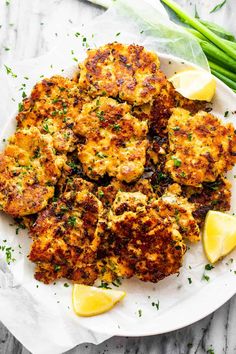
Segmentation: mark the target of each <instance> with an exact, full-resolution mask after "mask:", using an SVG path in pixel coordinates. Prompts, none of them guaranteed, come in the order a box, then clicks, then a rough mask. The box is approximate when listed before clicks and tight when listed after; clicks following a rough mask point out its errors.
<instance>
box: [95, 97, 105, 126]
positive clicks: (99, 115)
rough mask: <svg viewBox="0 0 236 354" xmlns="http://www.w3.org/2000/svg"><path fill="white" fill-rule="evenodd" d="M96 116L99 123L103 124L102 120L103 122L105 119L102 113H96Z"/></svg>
mask: <svg viewBox="0 0 236 354" xmlns="http://www.w3.org/2000/svg"><path fill="white" fill-rule="evenodd" d="M98 104H99V103H98ZM98 104H97V101H96V105H98ZM96 115H97V117H98V118H99V120H100V122H104V120H105V118H104V112H103V111H101V112H99V111H98V112H96Z"/></svg>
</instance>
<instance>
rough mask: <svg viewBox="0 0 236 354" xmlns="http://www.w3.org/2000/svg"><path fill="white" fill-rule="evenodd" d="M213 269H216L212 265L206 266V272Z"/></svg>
mask: <svg viewBox="0 0 236 354" xmlns="http://www.w3.org/2000/svg"><path fill="white" fill-rule="evenodd" d="M213 268H215V267H214V266H213V265H211V264H206V265H205V270H212V269H213Z"/></svg>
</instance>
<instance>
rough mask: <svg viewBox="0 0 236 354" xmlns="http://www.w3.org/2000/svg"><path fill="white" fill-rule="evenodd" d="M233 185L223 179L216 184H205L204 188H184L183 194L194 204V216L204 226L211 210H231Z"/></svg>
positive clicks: (219, 179)
mask: <svg viewBox="0 0 236 354" xmlns="http://www.w3.org/2000/svg"><path fill="white" fill-rule="evenodd" d="M231 187H232V186H231V183H230V182H229V181H228V180H227V179H226V178H223V177H220V178H218V179H217V180H216V181H215V182H210V183H203V185H202V187H200V188H196V187H189V186H184V187H182V190H183V194H184V195H185V196H186V197H187V198H188V200H189V202H190V203H193V204H194V207H195V210H194V212H193V216H194V218H195V220H196V221H197V223H198V224H199V225H200V226H203V224H204V221H205V217H206V214H207V212H208V211H209V210H218V211H227V210H229V209H230V200H231Z"/></svg>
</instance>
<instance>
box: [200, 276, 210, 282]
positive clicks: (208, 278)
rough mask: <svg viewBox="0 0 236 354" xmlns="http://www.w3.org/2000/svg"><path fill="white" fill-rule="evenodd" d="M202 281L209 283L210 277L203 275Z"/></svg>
mask: <svg viewBox="0 0 236 354" xmlns="http://www.w3.org/2000/svg"><path fill="white" fill-rule="evenodd" d="M202 280H206V281H209V280H210V277H209V276H208V275H206V274H203V276H202Z"/></svg>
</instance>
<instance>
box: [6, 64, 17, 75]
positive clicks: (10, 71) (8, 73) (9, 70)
mask: <svg viewBox="0 0 236 354" xmlns="http://www.w3.org/2000/svg"><path fill="white" fill-rule="evenodd" d="M4 66H5V69H6V72H7V75H11V76H12V77H14V78H16V77H17V75H16V74H14V73H13V71H12V69H11V68H9V66H7V65H4Z"/></svg>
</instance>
